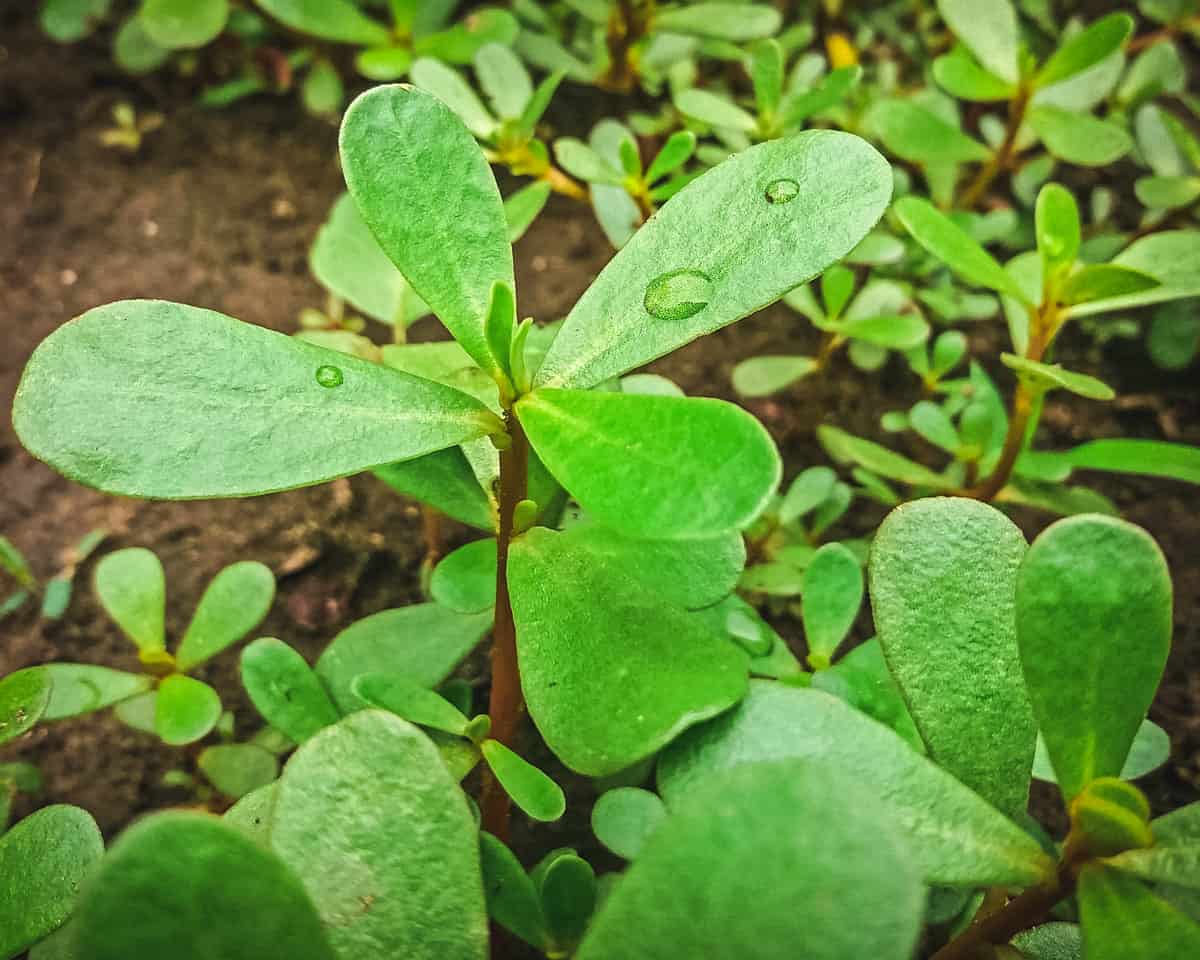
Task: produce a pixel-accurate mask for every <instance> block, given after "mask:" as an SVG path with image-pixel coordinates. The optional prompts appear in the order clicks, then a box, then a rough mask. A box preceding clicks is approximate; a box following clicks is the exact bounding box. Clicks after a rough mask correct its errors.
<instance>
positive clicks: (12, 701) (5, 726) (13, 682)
mask: <svg viewBox="0 0 1200 960" xmlns="http://www.w3.org/2000/svg"><path fill="white" fill-rule="evenodd" d="M51 684H52V681H51V679H50V674H49V673H48V672H47V671H46V670H45V669H44V668H42V667H27V668H26V669H24V670H17V671H16V672H15V673H10V674H9V675H8V676H6V677H4V678H3V679H0V743H8V741H10V740H15V739H16V738H17V737H19V736H21V734H23V733H26V732H27V731H29V730H32V729H33V727H34V725H35V724H36V723H37V722H38V720H40V719H41V717H42V714H43V713H45V712H46V708H47V707H48V706H49V705H50V691H51ZM2 829H3V826H2V825H0V830H2Z"/></svg>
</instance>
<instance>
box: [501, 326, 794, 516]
mask: <svg viewBox="0 0 1200 960" xmlns="http://www.w3.org/2000/svg"><path fill="white" fill-rule="evenodd" d="M559 336H560V337H561V333H560V335H559ZM557 342H558V341H557V340H556V341H555V343H557ZM551 349H553V348H551ZM516 410H517V416H518V417H519V418H520V420H521V425H522V426H523V427H524V428H525V431H526V433H527V434H528V436H529V442H530V443H531V444H532V446H533V448H534V450H535V451H536V452H537V454H538V457H539V458H540V459H541V461H542V463H543V464H545V466H546V468H547V469H548V470H549V471H550V473H551V474H553V476H554V477H555V479H556V480H558V481H559V482H560V483H561V484H562V485H563V486H564V487H566V489H567V490H568V491H570V493H571V494H572V496H574V497H575V499H576V500H578V501H579V503H580V505H581V506H582V507H583V508H584V509H585V510H587V511H588V512H589V513H591V514H592V515H594V516H595V517H596V519H597V520H599V521H600V522H602V523H604V524H607V525H608V526H611V527H612V528H613V529H614V530H617V531H618V532H621V533H625V534H627V535H629V536H633V537H643V538H683V539H686V538H694V537H711V536H713V535H715V534H719V533H726V532H729V531H733V530H741V529H742V528H744V527H746V526H747V525H748V524H749V523H750V522H751V521H752V520H753V519H754V518H755V517H756V516H757V515H758V513H759V512H760V511H761V510H762V508H763V507H764V506H765V505H766V502H767V499H768V498H769V497H770V495H771V493H772V492H773V491H774V490H775V488H776V487H777V486H778V484H779V475H780V470H781V467H780V462H779V454H778V452H777V451H776V450H775V445H774V443H773V442H772V441H771V438H770V436H769V435H768V434H767V432H766V430H765V429H764V428H763V426H762V424H760V423H759V422H758V421H757V420H755V419H754V418H753V417H752V416H750V414H748V413H746V412H745V411H744V410H742V409H740V408H739V407H735V406H733V405H732V404H729V403H725V402H723V401H720V400H708V399H700V398H678V397H661V396H645V395H637V394H621V393H603V392H585V391H582V390H552V389H548V388H541V389H539V390H536V391H534V392H533V393H531V394H527V395H525V396H524V397H522V398H521V399H520V400H519V401H518V402H517V406H516ZM635 438H636V442H632V441H634V440H635ZM668 463H670V464H671V465H672V469H671V470H670V471H665V470H664V469H663V465H664V464H668ZM701 491H706V492H705V493H704V495H703V496H701V494H700V492H701Z"/></svg>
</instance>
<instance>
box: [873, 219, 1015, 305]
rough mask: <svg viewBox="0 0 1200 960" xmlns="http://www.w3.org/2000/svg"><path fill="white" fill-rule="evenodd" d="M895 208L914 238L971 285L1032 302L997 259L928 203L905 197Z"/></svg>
mask: <svg viewBox="0 0 1200 960" xmlns="http://www.w3.org/2000/svg"><path fill="white" fill-rule="evenodd" d="M894 209H895V211H896V215H897V216H899V217H900V221H901V222H902V223H903V224H904V226H905V227H906V228H907V229H908V232H909V233H911V234H912V235H913V239H915V240H916V241H917V242H918V243H919V244H920V245H921V246H923V247H924V248H925V249H926V250H928V251H929V252H930V253H932V254H933V255H934V256H935V257H937V258H938V259H939V260H941V261H942V262H943V263H945V264H946V266H948V267H949V268H950V269H951V270H953V271H954V272H955V273H957V274H958V275H959V276H960V277H962V278H963V279H964V280H966V281H967V282H968V283H970V284H972V285H974V286H979V287H988V288H989V289H992V290H995V291H996V292H998V293H1003V294H1005V295H1007V296H1010V297H1013V298H1014V299H1016V300H1019V301H1021V302H1022V303H1025V304H1028V303H1029V298H1028V297H1027V296H1026V295H1025V292H1024V291H1023V290H1022V289H1021V287H1020V286H1019V285H1018V284H1017V282H1016V281H1015V280H1014V279H1013V278H1012V277H1011V276H1010V275H1009V274H1008V273H1007V272H1006V271H1005V269H1004V268H1003V267H1002V266H1000V264H999V263H997V262H996V259H995V258H994V257H993V256H992V255H991V254H990V253H988V252H987V251H986V250H984V249H983V247H981V246H980V245H979V244H978V243H976V242H975V241H974V240H973V239H972V238H971V236H970V234H968V233H967V232H966V231H965V230H963V229H962V228H961V227H959V226H958V225H957V224H956V223H955V222H954V221H953V220H951V219H950V218H949V217H947V216H946V215H945V214H944V213H941V212H940V211H939V210H937V209H936V208H935V207H934V206H933V204H931V203H929V201H928V200H922V199H921V198H920V197H903V198H901V199H900V200H897V201H896V205H895V208H894Z"/></svg>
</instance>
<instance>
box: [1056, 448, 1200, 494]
mask: <svg viewBox="0 0 1200 960" xmlns="http://www.w3.org/2000/svg"><path fill="white" fill-rule="evenodd" d="M1062 456H1064V457H1065V458H1066V459H1067V460H1068V461H1069V462H1070V464H1071V466H1073V467H1077V468H1079V469H1081V470H1110V471H1112V472H1114V473H1138V474H1144V475H1145V476H1150V477H1170V478H1171V479H1173V480H1183V481H1184V482H1185V483H1200V447H1191V446H1187V445H1186V444H1182V443H1165V442H1163V441H1160V440H1125V439H1115V440H1092V441H1090V442H1088V443H1083V444H1080V445H1079V446H1078V447H1074V448H1072V449H1071V450H1068V451H1066V452H1065V453H1063V454H1062Z"/></svg>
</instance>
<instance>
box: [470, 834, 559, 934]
mask: <svg viewBox="0 0 1200 960" xmlns="http://www.w3.org/2000/svg"><path fill="white" fill-rule="evenodd" d="M479 855H480V860H481V861H482V863H483V892H484V895H485V896H486V897H487V910H488V916H490V917H491V918H492V919H493V920H495V921H496V923H498V924H500V926H502V927H504V929H505V930H508V931H510V932H511V933H515V934H516V935H517V936H518V937H520V938H521V939H522V940H524V941H525V942H526V943H528V944H531V945H532V946H535V947H542V946H545V945H546V943H547V942H548V940H547V938H548V936H549V933H548V931H547V929H546V917H545V914H544V913H543V911H542V901H541V899H540V897H539V896H538V891H537V888H536V887H534V885H533V881H532V880H530V879H529V874H527V873H526V872H525V868H524V867H522V866H521V863H520V861H519V860H517V858H516V856H515V855H514V854H513V852H512V851H511V850H509V849H508V847H506V846H505V845H504V842H503V841H501V840H497V839H496V838H495V837H493V836H492V835H491V834H490V833H487V832H486V831H482V832H480V834H479Z"/></svg>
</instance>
